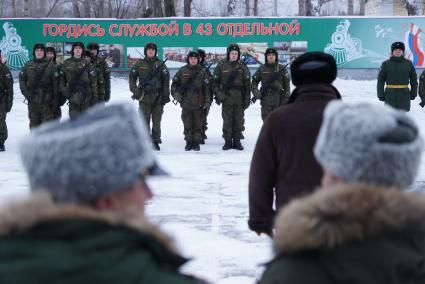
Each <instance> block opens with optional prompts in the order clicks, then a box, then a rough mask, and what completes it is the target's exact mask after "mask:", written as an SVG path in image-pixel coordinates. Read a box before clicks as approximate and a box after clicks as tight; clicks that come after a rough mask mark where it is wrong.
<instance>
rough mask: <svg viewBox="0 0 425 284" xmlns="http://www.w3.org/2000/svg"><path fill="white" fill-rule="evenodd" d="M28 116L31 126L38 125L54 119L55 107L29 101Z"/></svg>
mask: <svg viewBox="0 0 425 284" xmlns="http://www.w3.org/2000/svg"><path fill="white" fill-rule="evenodd" d="M28 118H29V120H30V128H33V127H37V126H39V125H40V124H42V123H44V122H47V121H50V120H53V119H54V114H53V109H52V107H51V106H50V105H48V104H38V103H29V104H28Z"/></svg>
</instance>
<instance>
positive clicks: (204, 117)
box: [198, 48, 214, 144]
mask: <svg viewBox="0 0 425 284" xmlns="http://www.w3.org/2000/svg"><path fill="white" fill-rule="evenodd" d="M198 54H199V64H200V65H201V66H202V67H203V68H204V69H205V71H206V72H207V75H208V81H209V82H210V85H209V92H210V95H211V96H210V101H209V103H208V104H207V105H208V107H207V108H204V111H203V112H202V139H201V142H200V144H205V140H206V139H207V134H206V131H207V129H208V120H207V119H208V114H209V112H210V106H211V103H212V99H213V97H212V94H213V84H212V82H213V81H214V78H213V76H212V74H211V71H210V67H211V63H210V64H208V63H207V62H206V60H205V58H206V54H205V50H203V49H200V48H199V49H198Z"/></svg>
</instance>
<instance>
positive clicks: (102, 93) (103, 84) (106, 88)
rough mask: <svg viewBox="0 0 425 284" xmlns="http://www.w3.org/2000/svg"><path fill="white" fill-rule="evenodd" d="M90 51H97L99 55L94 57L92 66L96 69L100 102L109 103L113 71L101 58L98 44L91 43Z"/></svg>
mask: <svg viewBox="0 0 425 284" xmlns="http://www.w3.org/2000/svg"><path fill="white" fill-rule="evenodd" d="M88 49H89V50H91V49H95V50H97V55H96V56H92V64H93V66H94V67H95V69H96V75H97V92H98V96H99V101H100V102H102V101H103V102H108V101H109V99H110V98H111V69H110V68H109V66H108V64H107V63H106V61H105V58H101V57H99V45H98V44H97V43H89V45H88Z"/></svg>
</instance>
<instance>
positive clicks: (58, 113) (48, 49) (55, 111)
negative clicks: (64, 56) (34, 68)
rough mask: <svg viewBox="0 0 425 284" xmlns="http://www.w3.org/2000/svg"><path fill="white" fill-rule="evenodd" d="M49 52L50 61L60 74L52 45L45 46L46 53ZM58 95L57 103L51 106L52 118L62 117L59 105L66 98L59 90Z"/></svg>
mask: <svg viewBox="0 0 425 284" xmlns="http://www.w3.org/2000/svg"><path fill="white" fill-rule="evenodd" d="M49 52H52V53H53V58H52V62H53V63H54V64H55V65H56V68H57V71H58V74H60V69H61V65H60V64H58V63H57V62H56V50H55V48H54V47H52V46H47V47H46V54H48V53H49ZM58 89H59V88H58ZM58 97H59V99H58V101H59V104H57V105H56V106H53V107H54V109H53V118H54V119H58V118H61V117H62V110H61V106H63V105H64V104H65V103H66V98H65V97H64V96H62V94H61V93H60V91H59V90H58Z"/></svg>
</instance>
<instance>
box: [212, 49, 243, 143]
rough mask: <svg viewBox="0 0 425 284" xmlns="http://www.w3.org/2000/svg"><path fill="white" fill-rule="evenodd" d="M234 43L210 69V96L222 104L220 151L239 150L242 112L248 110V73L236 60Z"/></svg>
mask: <svg viewBox="0 0 425 284" xmlns="http://www.w3.org/2000/svg"><path fill="white" fill-rule="evenodd" d="M240 54H241V52H240V48H239V46H238V45H237V44H230V45H229V46H228V47H227V58H226V59H224V60H222V61H220V62H219V63H218V64H217V67H216V68H215V70H214V73H213V74H214V76H213V77H214V81H215V82H214V94H215V97H216V101H217V102H218V103H221V104H222V117H223V138H224V141H225V142H224V145H223V150H229V149H232V148H233V149H237V150H243V149H244V147H243V146H242V144H241V139H243V138H244V137H243V135H242V132H243V131H244V130H245V126H244V124H245V119H244V112H245V110H246V109H247V108H248V107H249V104H250V96H251V74H250V73H249V69H248V67H247V66H246V65H245V63H243V62H241V61H240V60H239V59H240Z"/></svg>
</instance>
